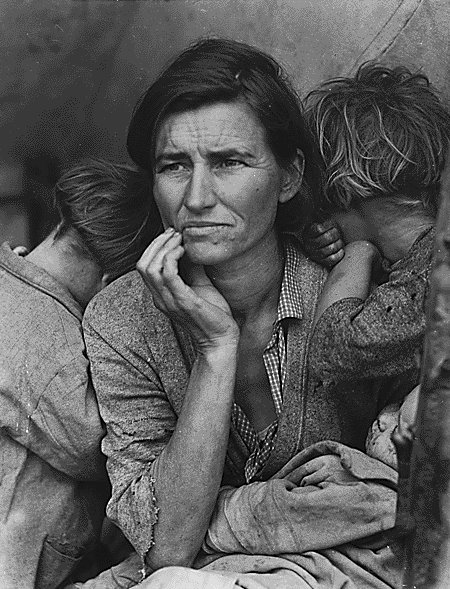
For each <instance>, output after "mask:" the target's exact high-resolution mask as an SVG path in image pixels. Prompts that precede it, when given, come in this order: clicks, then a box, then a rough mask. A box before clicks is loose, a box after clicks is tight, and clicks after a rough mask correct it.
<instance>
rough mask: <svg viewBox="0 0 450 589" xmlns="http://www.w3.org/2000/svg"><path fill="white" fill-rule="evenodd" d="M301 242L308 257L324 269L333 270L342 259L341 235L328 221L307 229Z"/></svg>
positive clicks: (313, 224) (342, 243) (342, 245)
mask: <svg viewBox="0 0 450 589" xmlns="http://www.w3.org/2000/svg"><path fill="white" fill-rule="evenodd" d="M302 242H303V246H304V249H305V250H306V253H307V254H308V255H309V257H310V258H311V259H312V260H314V261H315V262H317V263H318V264H320V265H321V266H324V267H325V268H328V269H331V268H333V266H335V265H336V264H337V263H338V262H340V261H341V260H342V258H343V257H344V242H343V241H342V238H341V233H340V231H339V229H338V227H337V225H335V224H334V223H333V221H331V220H330V219H328V220H326V221H324V222H323V223H312V224H311V225H310V226H309V227H307V228H306V230H305V231H304V233H303V236H302Z"/></svg>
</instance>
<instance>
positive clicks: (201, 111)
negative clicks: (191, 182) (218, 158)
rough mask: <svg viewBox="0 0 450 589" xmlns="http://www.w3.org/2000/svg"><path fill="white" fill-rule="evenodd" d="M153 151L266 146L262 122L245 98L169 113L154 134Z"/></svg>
mask: <svg viewBox="0 0 450 589" xmlns="http://www.w3.org/2000/svg"><path fill="white" fill-rule="evenodd" d="M155 147H156V153H155V155H156V156H157V157H158V155H159V154H160V153H161V152H162V151H167V150H168V151H172V150H180V149H192V148H200V149H207V150H226V149H232V148H234V147H236V148H240V149H244V148H247V149H251V150H252V151H254V150H258V151H259V150H260V149H266V148H268V145H267V141H266V133H265V129H264V127H263V125H262V124H261V123H260V121H259V120H258V118H257V117H256V116H255V114H254V113H253V111H252V109H251V108H250V107H249V106H248V105H247V104H245V103H244V102H240V101H236V102H224V103H222V102H218V103H214V104H210V105H205V106H202V107H199V108H196V109H194V110H187V111H183V112H179V113H173V114H170V115H168V116H167V117H166V118H165V119H164V121H163V122H162V124H161V126H160V128H159V132H158V134H157V137H156V145H155Z"/></svg>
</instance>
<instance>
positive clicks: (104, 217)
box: [55, 160, 154, 280]
mask: <svg viewBox="0 0 450 589" xmlns="http://www.w3.org/2000/svg"><path fill="white" fill-rule="evenodd" d="M148 203H149V186H148V179H147V177H146V175H145V174H144V173H143V172H141V171H138V170H137V169H136V168H134V167H131V166H127V165H119V164H113V163H110V162H107V161H104V160H87V161H85V162H82V163H80V164H78V165H76V166H75V167H72V168H70V169H69V170H67V171H66V172H65V173H64V174H63V175H62V176H61V178H60V180H59V181H58V182H57V184H56V186H55V205H56V208H57V210H58V212H59V217H60V223H59V224H58V226H57V229H56V233H55V241H57V240H59V239H61V237H62V236H65V235H67V234H68V233H70V236H71V239H70V244H71V247H72V248H73V249H74V250H75V251H76V252H77V253H78V254H79V255H81V256H83V257H84V258H88V259H89V258H90V259H92V260H94V261H95V262H96V263H97V264H98V266H99V267H100V269H101V270H102V272H103V273H104V274H107V275H108V278H109V280H113V279H115V278H117V277H118V276H120V275H122V274H124V273H125V272H128V271H129V270H131V269H133V268H134V266H135V264H136V262H137V260H138V259H139V257H140V255H141V254H142V252H143V251H144V249H145V248H146V247H147V245H148V244H149V243H150V242H151V241H152V239H153V237H154V236H153V235H152V234H151V231H150V223H149V211H148V209H149V206H148Z"/></svg>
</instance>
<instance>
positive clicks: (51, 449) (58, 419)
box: [2, 353, 106, 481]
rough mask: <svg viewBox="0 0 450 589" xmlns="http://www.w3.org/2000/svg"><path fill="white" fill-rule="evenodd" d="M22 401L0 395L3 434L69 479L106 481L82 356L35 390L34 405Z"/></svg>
mask: <svg viewBox="0 0 450 589" xmlns="http://www.w3.org/2000/svg"><path fill="white" fill-rule="evenodd" d="M21 386H23V387H26V386H27V383H23V382H22V383H21ZM30 386H31V385H30ZM26 399H27V396H26V395H12V396H10V397H8V398H7V397H6V396H4V398H3V402H4V403H6V405H5V406H4V407H3V409H4V416H3V419H2V421H3V422H4V424H5V423H6V422H8V423H9V426H8V427H7V429H8V435H9V436H10V437H11V438H12V439H14V440H16V441H17V442H18V443H20V444H21V445H22V446H24V447H26V448H28V449H29V450H31V451H32V452H34V453H35V454H37V455H38V456H39V457H40V458H42V459H43V460H44V461H45V462H47V463H48V464H50V465H51V466H53V467H54V468H56V469H57V470H59V471H61V472H63V473H65V474H67V475H69V476H71V477H73V478H75V479H79V480H94V481H97V480H98V481H101V480H106V469H105V457H104V456H103V454H102V452H101V448H100V445H101V439H102V437H103V436H104V433H105V430H104V426H103V423H102V420H101V418H100V414H99V411H98V406H97V401H96V398H95V393H94V389H93V386H92V384H91V382H90V378H89V372H88V360H87V358H86V357H85V356H84V355H83V354H81V353H80V354H77V355H75V356H73V357H72V359H70V360H69V361H68V362H67V363H66V364H65V365H63V366H61V367H60V368H58V370H57V371H56V373H55V374H54V375H53V377H52V378H51V379H50V381H49V382H48V383H47V384H46V385H45V387H44V388H43V390H42V391H41V392H40V394H39V398H38V401H37V404H36V406H35V407H30V406H29V404H27V401H26ZM13 422H15V423H13Z"/></svg>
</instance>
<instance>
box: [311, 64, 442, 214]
mask: <svg viewBox="0 0 450 589" xmlns="http://www.w3.org/2000/svg"><path fill="white" fill-rule="evenodd" d="M306 105H307V117H308V120H309V124H310V126H311V128H312V129H313V131H315V132H316V135H317V138H318V141H319V145H320V151H321V154H322V157H323V159H324V164H325V179H324V198H325V203H323V208H330V205H331V207H332V208H338V209H347V208H348V207H349V206H351V205H352V204H354V203H355V202H357V201H361V200H364V199H368V198H371V197H376V196H393V197H397V196H398V197H399V198H400V199H403V204H404V203H405V199H406V201H408V204H409V205H415V206H420V207H421V208H422V209H423V208H424V207H425V209H426V210H428V212H430V213H432V214H435V212H436V209H437V207H438V193H439V180H440V175H441V172H442V169H443V165H444V160H445V156H446V153H447V148H448V145H449V141H450V113H449V111H448V110H447V109H446V107H445V106H444V105H443V104H442V103H441V101H440V99H439V96H438V94H437V92H436V90H435V89H434V88H433V87H432V86H431V84H430V82H429V80H428V78H427V77H426V76H425V75H424V74H422V73H412V72H411V71H409V70H408V69H407V68H406V67H394V68H389V67H386V66H384V65H381V64H377V63H374V62H368V63H365V64H363V65H362V66H361V67H360V68H359V69H358V71H357V73H356V75H355V76H354V77H351V78H336V79H333V80H330V81H328V82H325V83H323V84H322V85H321V86H319V88H317V89H316V90H313V91H312V92H311V93H310V94H309V95H308V96H307V98H306Z"/></svg>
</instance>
